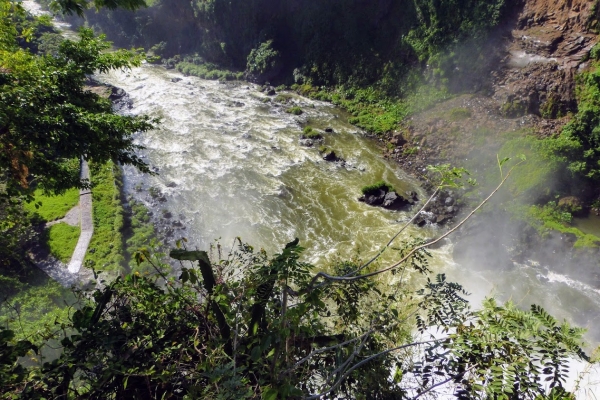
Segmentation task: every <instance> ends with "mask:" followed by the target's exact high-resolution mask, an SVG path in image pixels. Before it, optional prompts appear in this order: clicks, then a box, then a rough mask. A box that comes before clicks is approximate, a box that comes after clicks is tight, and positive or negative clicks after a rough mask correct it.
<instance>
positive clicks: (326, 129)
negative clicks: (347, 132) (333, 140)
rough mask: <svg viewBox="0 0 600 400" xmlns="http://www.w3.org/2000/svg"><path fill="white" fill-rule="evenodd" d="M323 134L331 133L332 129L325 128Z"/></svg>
mask: <svg viewBox="0 0 600 400" xmlns="http://www.w3.org/2000/svg"><path fill="white" fill-rule="evenodd" d="M325 132H327V133H333V128H325Z"/></svg>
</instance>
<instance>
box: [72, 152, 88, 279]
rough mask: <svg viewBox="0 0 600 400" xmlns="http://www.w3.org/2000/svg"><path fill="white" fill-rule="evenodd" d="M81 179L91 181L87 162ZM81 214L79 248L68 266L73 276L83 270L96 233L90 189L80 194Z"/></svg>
mask: <svg viewBox="0 0 600 400" xmlns="http://www.w3.org/2000/svg"><path fill="white" fill-rule="evenodd" d="M81 179H82V180H89V179H90V170H89V168H88V165H87V162H86V161H85V160H84V161H82V162H81ZM79 214H80V227H81V234H80V235H79V240H78V241H77V246H76V247H75V251H73V255H72V256H71V261H70V262H69V266H68V270H69V272H70V273H72V274H77V273H78V272H79V270H80V269H81V266H82V264H83V259H84V258H85V253H86V252H87V249H88V246H89V244H90V240H91V239H92V235H93V233H94V221H93V220H92V192H91V190H89V189H85V190H82V191H81V192H80V193H79Z"/></svg>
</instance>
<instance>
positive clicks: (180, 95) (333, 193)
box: [24, 1, 600, 398]
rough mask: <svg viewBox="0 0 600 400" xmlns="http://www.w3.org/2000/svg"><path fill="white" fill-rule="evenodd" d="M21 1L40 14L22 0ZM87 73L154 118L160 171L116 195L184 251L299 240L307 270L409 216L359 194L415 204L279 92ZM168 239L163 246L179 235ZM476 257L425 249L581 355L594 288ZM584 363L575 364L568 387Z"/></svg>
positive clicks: (358, 150) (307, 106)
mask: <svg viewBox="0 0 600 400" xmlns="http://www.w3.org/2000/svg"><path fill="white" fill-rule="evenodd" d="M24 5H25V6H26V7H27V8H28V9H30V10H31V9H34V11H35V10H37V12H39V6H37V5H36V4H35V3H33V2H32V1H26V2H24ZM60 27H61V28H63V29H64V28H65V26H64V24H62V25H61V26H60ZM69 36H71V34H69ZM96 78H97V79H98V80H100V81H102V82H106V83H109V84H111V85H114V86H117V87H120V88H123V89H124V90H125V91H126V92H127V93H128V95H129V96H130V98H131V99H132V101H133V103H132V108H131V109H130V110H128V111H126V113H130V114H140V113H146V114H150V115H152V116H159V117H161V118H162V123H161V125H160V128H159V129H157V130H154V131H151V132H147V133H145V134H143V135H138V136H137V138H136V140H137V142H138V144H140V145H142V146H144V147H145V149H144V150H141V151H140V155H141V156H142V157H143V158H144V160H145V161H146V162H147V163H148V164H149V165H150V166H151V167H153V168H154V169H155V170H156V171H157V172H158V174H157V175H154V176H149V175H143V174H140V173H139V172H137V171H136V170H135V169H133V168H128V167H125V168H124V172H125V190H126V192H127V193H128V194H130V195H132V196H133V197H134V198H136V199H138V200H140V201H143V202H145V203H146V204H147V205H148V206H149V207H150V208H151V209H152V210H153V212H154V213H155V214H158V215H160V213H161V212H162V210H165V212H166V211H169V212H171V213H172V214H173V216H174V218H175V219H177V220H178V221H181V222H182V223H183V224H184V226H185V227H186V229H185V230H177V231H176V235H181V236H185V237H186V238H187V239H188V247H191V248H199V249H205V248H207V247H208V246H209V245H210V243H213V242H214V241H215V240H216V239H218V240H220V242H221V243H223V244H224V245H227V244H228V243H232V242H233V240H234V238H235V237H238V236H239V237H241V238H242V240H243V241H246V242H248V243H249V244H251V245H253V246H256V247H262V248H265V249H266V250H267V251H268V252H270V253H271V254H272V253H273V252H276V251H278V250H279V249H281V247H282V246H283V245H284V244H285V243H287V242H289V241H291V240H293V239H294V238H295V237H298V238H300V243H301V245H302V246H303V247H305V248H306V249H307V250H306V252H305V258H306V260H307V261H309V262H311V263H313V264H315V265H317V267H324V266H325V265H326V264H327V263H328V262H329V261H331V260H332V259H334V258H335V257H337V256H340V257H343V258H349V257H352V256H354V255H359V256H360V257H362V258H367V257H369V256H371V255H373V254H374V253H376V251H377V250H378V249H379V248H380V247H381V246H382V245H383V244H384V243H386V242H387V241H388V240H389V238H390V237H391V236H393V235H394V234H395V233H396V231H397V230H398V229H399V228H400V227H401V226H402V225H403V223H404V222H406V221H407V220H408V219H409V218H410V217H411V216H412V212H413V211H416V210H406V211H404V212H392V211H387V210H383V209H380V208H374V207H370V206H367V205H366V204H364V203H360V202H358V201H357V198H358V197H359V195H360V188H361V187H362V186H364V185H367V184H371V183H373V182H375V181H378V180H381V179H384V180H386V181H388V182H390V183H391V184H392V185H394V186H395V187H396V188H397V189H398V191H400V192H402V191H408V190H414V191H416V192H417V193H418V194H419V197H420V199H424V197H425V193H423V191H422V190H421V189H420V188H419V186H418V183H417V182H416V181H415V180H413V179H411V178H410V177H409V176H407V175H406V174H405V173H404V172H403V171H402V170H400V169H399V168H398V167H397V166H396V165H394V164H392V163H388V162H387V161H386V160H384V159H383V158H382V157H381V150H380V149H379V148H378V147H377V145H376V144H375V143H374V141H373V140H371V139H369V138H367V137H366V136H365V135H364V133H363V132H361V131H360V130H358V129H357V128H356V127H354V126H352V125H350V124H349V123H348V122H347V115H346V114H345V113H344V112H342V111H340V110H339V109H337V108H335V107H333V106H331V105H330V104H328V103H324V102H320V101H315V100H310V99H307V98H303V97H300V96H297V95H295V94H291V93H284V95H285V97H287V98H288V99H287V104H282V103H280V102H278V101H276V100H275V98H276V96H267V95H266V94H264V93H262V92H260V91H259V90H258V89H259V87H258V86H255V85H252V84H248V83H245V82H235V83H231V82H230V83H219V82H216V81H206V80H201V79H198V78H195V77H186V76H182V75H181V74H179V73H177V72H175V71H169V70H165V69H163V68H162V67H157V66H152V65H148V64H146V65H143V66H142V67H140V68H134V69H132V70H127V71H115V72H111V73H109V74H104V75H100V76H97V77H96ZM174 78H175V79H174ZM291 106H299V107H300V108H301V109H302V110H303V114H302V115H299V116H295V115H292V114H288V113H286V112H285V110H286V109H287V108H289V107H291ZM305 126H311V127H313V128H314V129H316V130H318V131H321V132H323V131H324V129H325V128H332V130H333V132H332V133H324V132H323V136H324V143H323V144H324V145H325V146H327V147H329V148H332V149H334V150H335V152H336V154H337V155H338V156H340V157H342V158H343V159H345V161H346V163H345V164H344V165H341V164H340V163H331V162H327V161H324V160H323V159H322V156H321V155H320V153H319V151H318V150H317V147H318V146H319V145H320V143H316V144H315V145H314V146H313V147H306V146H303V145H301V143H300V141H299V136H300V134H301V133H302V129H303V127H305ZM151 188H152V189H151ZM151 190H158V191H159V192H160V193H162V194H164V199H165V201H164V202H157V201H153V200H152V198H151V196H148V193H149V191H151ZM438 233H439V231H438V229H436V228H434V227H426V228H417V227H416V226H412V225H411V226H409V228H408V229H407V230H406V231H405V232H404V233H403V235H402V236H401V237H399V238H398V240H399V241H401V240H409V239H410V238H412V237H419V238H430V237H433V236H435V235H437V234H438ZM176 235H174V236H172V237H170V239H169V240H171V242H172V241H174V240H175V239H178V238H179V237H178V236H176ZM393 259H394V254H393V252H387V253H386V255H385V257H384V258H383V262H387V261H390V260H393ZM476 261H477V262H476V263H473V264H471V265H469V266H459V265H456V264H455V263H454V262H453V260H452V244H447V245H445V246H443V247H441V248H439V249H435V250H432V259H431V266H432V269H433V270H434V271H436V272H445V273H447V274H448V275H449V276H450V278H451V279H453V280H456V281H458V282H459V283H461V284H463V285H464V286H465V288H466V289H467V290H468V291H470V292H473V293H474V295H473V296H472V297H471V299H470V300H471V301H472V302H473V304H474V306H476V305H477V304H478V303H479V301H480V300H481V298H483V296H486V295H490V294H496V295H499V297H501V298H503V299H509V298H510V299H513V300H515V301H517V303H519V304H521V305H522V306H523V307H528V305H529V304H530V303H532V302H535V303H537V304H541V305H543V306H544V307H546V308H547V309H548V310H549V311H550V312H551V313H553V314H555V315H557V316H558V317H559V318H560V319H562V318H566V319H569V320H575V322H576V323H577V324H578V325H580V326H586V327H587V328H588V329H589V330H590V332H589V334H588V335H587V338H588V341H589V342H590V343H591V345H590V346H589V347H588V348H590V349H591V348H593V347H595V346H596V345H597V343H598V341H599V340H600V327H599V326H600V322H599V317H598V316H599V315H600V290H597V289H596V288H595V287H593V286H591V285H590V284H589V283H587V282H580V281H574V280H572V279H570V278H568V277H566V276H563V275H560V274H557V273H554V272H552V268H551V267H548V266H540V265H538V264H536V263H535V261H532V262H530V263H527V264H515V268H513V269H512V270H510V271H503V272H502V273H501V274H499V273H498V271H494V270H491V269H489V268H486V260H476ZM498 287H501V288H502V291H501V292H499V291H498ZM584 368H588V367H587V366H585V365H584V364H581V363H574V364H573V368H572V374H571V375H572V376H571V378H570V379H569V381H570V385H572V384H573V382H574V380H575V374H576V372H577V371H581V370H583V369H584ZM599 376H600V374H599V373H598V371H594V370H593V369H592V373H591V374H587V375H586V377H585V379H584V382H583V383H582V386H581V389H580V391H579V392H578V393H579V394H581V395H583V397H581V398H588V396H589V394H590V393H591V394H596V393H598V394H599V395H600V389H599V388H600V386H599V385H600V383H599V382H600V378H599ZM592 398H593V397H592Z"/></svg>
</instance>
